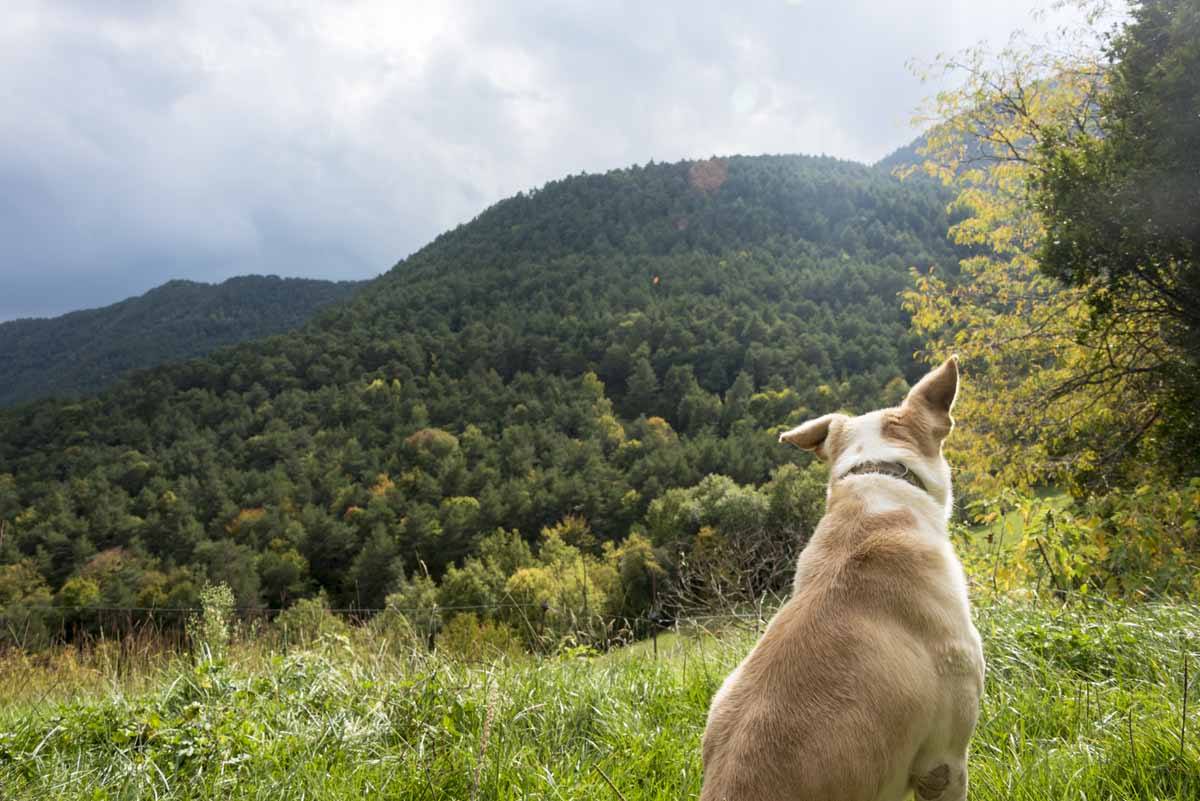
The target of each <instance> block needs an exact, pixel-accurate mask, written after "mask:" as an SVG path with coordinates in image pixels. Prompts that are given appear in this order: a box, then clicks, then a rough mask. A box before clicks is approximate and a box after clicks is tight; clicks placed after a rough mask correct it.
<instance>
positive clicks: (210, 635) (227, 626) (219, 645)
mask: <svg viewBox="0 0 1200 801" xmlns="http://www.w3.org/2000/svg"><path fill="white" fill-rule="evenodd" d="M200 610H201V611H200V613H199V614H197V615H193V616H192V617H191V618H189V619H188V636H189V637H190V638H191V640H192V644H193V646H194V647H195V648H196V649H197V650H199V651H200V653H201V655H202V656H203V658H204V659H205V660H206V661H209V662H220V661H222V660H223V659H224V658H225V651H226V649H227V648H228V646H229V637H230V634H231V628H232V626H233V621H234V618H233V610H234V598H233V591H232V590H230V589H229V586H228V585H226V584H215V585H214V584H210V585H208V586H206V587H205V588H204V589H203V590H201V591H200Z"/></svg>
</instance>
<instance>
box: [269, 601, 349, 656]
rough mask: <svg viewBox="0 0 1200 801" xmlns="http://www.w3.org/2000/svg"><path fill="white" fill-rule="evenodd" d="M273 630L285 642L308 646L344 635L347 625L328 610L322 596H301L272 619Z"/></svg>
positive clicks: (327, 605)
mask: <svg viewBox="0 0 1200 801" xmlns="http://www.w3.org/2000/svg"><path fill="white" fill-rule="evenodd" d="M274 626H275V630H276V631H277V632H278V633H279V636H280V637H282V638H283V641H284V642H286V643H296V644H298V645H300V646H301V647H308V646H311V645H314V644H316V643H318V642H320V641H321V640H323V639H334V638H337V637H339V636H345V635H346V633H347V631H348V627H347V625H346V623H345V622H344V621H343V620H342V619H341V618H339V617H338V616H337V615H335V614H333V613H332V612H331V611H329V604H328V603H326V601H325V599H324V598H302V599H300V600H299V601H296V603H294V604H292V605H291V606H289V607H288V608H287V609H284V610H283V611H282V612H280V613H279V616H278V617H276V618H275V620H274Z"/></svg>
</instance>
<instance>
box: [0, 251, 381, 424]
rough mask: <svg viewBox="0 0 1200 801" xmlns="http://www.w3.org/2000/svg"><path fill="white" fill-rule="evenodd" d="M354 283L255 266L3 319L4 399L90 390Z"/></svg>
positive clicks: (242, 335)
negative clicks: (103, 302)
mask: <svg viewBox="0 0 1200 801" xmlns="http://www.w3.org/2000/svg"><path fill="white" fill-rule="evenodd" d="M358 286H359V284H358V283H357V282H352V281H343V282H333V281H313V280H307V279H300V278H287V279H281V278H278V277H276V276H258V275H248V276H242V277H238V278H231V279H229V280H227V281H225V282H224V283H221V284H203V283H197V282H194V281H170V282H168V283H166V284H163V285H162V286H159V287H156V288H154V289H152V290H150V291H149V292H147V293H145V294H144V295H141V296H139V297H135V298H128V299H126V300H123V301H121V302H120V303H114V304H113V305H111V306H105V307H103V308H99V309H87V310H84V311H77V312H72V313H70V314H65V315H62V316H61V317H54V318H51V319H26V320H13V321H10V322H6V323H0V406H3V405H10V404H14V403H20V402H27V401H31V400H36V399H38V398H44V397H50V396H53V395H61V396H74V395H84V394H89V393H92V392H96V391H98V390H100V389H103V388H104V387H106V386H108V385H109V384H111V383H112V382H113V381H115V380H116V379H117V378H118V377H120V375H121V374H123V373H125V372H127V371H129V370H132V369H136V368H146V367H154V366H156V365H159V364H164V363H166V362H171V361H180V360H182V359H187V358H191V357H194V356H202V355H204V354H206V353H209V352H211V351H213V350H216V349H217V348H219V347H222V346H225V345H232V344H235V343H237V342H244V341H246V340H249V339H257V338H260V337H264V336H267V335H270V334H278V333H282V332H284V331H288V330H290V329H292V328H296V327H297V326H299V325H301V324H303V323H304V322H305V321H307V320H308V319H309V318H310V317H311V316H312V315H313V313H314V312H315V311H316V310H317V309H320V308H321V307H323V306H326V305H328V304H330V303H333V302H334V301H339V300H344V299H346V298H348V297H349V296H350V294H351V293H353V292H354V290H355V289H356V288H357V287H358Z"/></svg>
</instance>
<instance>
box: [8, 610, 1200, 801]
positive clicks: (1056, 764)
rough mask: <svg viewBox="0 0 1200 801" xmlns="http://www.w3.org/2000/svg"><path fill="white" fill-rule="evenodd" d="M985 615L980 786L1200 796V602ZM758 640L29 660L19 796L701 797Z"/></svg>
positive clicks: (730, 631)
mask: <svg viewBox="0 0 1200 801" xmlns="http://www.w3.org/2000/svg"><path fill="white" fill-rule="evenodd" d="M977 616H978V624H979V627H980V630H981V632H982V634H983V637H984V641H985V647H986V652H987V657H988V678H987V690H986V692H987V694H986V698H985V701H984V708H983V713H982V717H981V721H980V725H979V729H978V731H977V733H976V737H975V740H974V745H973V753H972V758H971V781H972V790H971V795H970V797H971V798H973V799H1030V800H1032V799H1038V801H1043V800H1044V801H1051V799H1053V801H1061V800H1062V799H1178V800H1179V801H1183V799H1187V800H1188V801H1194V799H1196V798H1200V714H1198V712H1197V705H1198V703H1200V697H1198V695H1200V694H1197V693H1196V692H1195V690H1194V685H1195V683H1196V682H1195V680H1194V679H1193V677H1194V676H1195V674H1196V673H1197V672H1200V664H1198V660H1197V654H1196V653H1195V651H1196V645H1197V634H1198V633H1200V611H1198V610H1197V609H1196V608H1195V607H1193V606H1188V605H1182V604H1176V605H1142V606H1131V607H1107V606H1106V607H1101V608H1093V609H1086V608H1083V607H1072V608H1069V609H1063V608H1059V607H1056V606H1047V605H1034V604H1023V603H1019V602H1014V601H997V602H987V603H983V604H979V605H977ZM753 639H754V632H753V631H752V630H751V631H747V630H741V629H735V628H726V629H724V630H722V631H717V632H710V633H703V632H684V633H681V634H680V635H678V636H669V637H662V638H660V642H659V649H658V656H657V657H655V655H654V652H653V649H652V648H651V647H649V646H648V645H644V644H639V646H637V647H635V648H630V649H626V650H625V651H618V652H613V653H610V654H605V655H590V654H580V653H578V652H570V651H568V652H566V653H564V654H562V655H560V656H557V657H538V658H534V657H529V658H516V659H511V658H510V659H505V660H501V661H498V662H495V663H485V662H475V663H467V662H463V661H460V660H456V659H454V658H452V657H449V656H446V655H443V654H429V653H423V652H420V651H414V650H411V649H408V650H401V649H396V648H393V647H391V646H390V644H389V643H387V642H385V641H383V640H379V639H376V640H372V639H369V638H368V637H367V636H366V635H365V632H358V633H355V634H352V635H351V636H349V637H347V636H341V635H337V636H328V637H325V638H324V639H323V640H322V641H321V642H320V643H318V644H317V645H315V646H313V647H309V648H307V649H303V650H291V651H288V652H283V653H268V652H266V651H265V650H264V649H262V648H256V647H254V646H253V645H252V644H251V645H241V646H235V647H233V648H231V650H230V652H229V656H228V661H226V662H201V663H200V664H199V665H192V664H189V663H188V662H187V661H186V660H184V659H182V658H180V659H175V660H171V661H166V662H159V663H154V664H147V666H146V669H145V670H143V671H140V672H138V671H132V672H128V671H127V674H126V675H123V676H117V675H113V676H107V677H105V676H101V677H99V679H97V677H96V676H94V675H92V674H89V673H88V672H87V671H83V670H80V669H78V668H73V669H71V670H65V671H64V672H62V673H61V675H59V676H58V680H57V681H56V680H55V679H54V672H55V671H59V670H64V669H63V668H62V666H61V665H60V664H58V663H55V662H49V663H46V664H43V665H38V664H33V663H27V664H26V668H27V670H28V671H32V673H33V674H36V673H37V672H38V671H43V672H45V673H46V674H47V675H46V676H43V677H42V678H40V679H37V680H30V681H29V682H27V683H25V684H22V685H19V684H18V683H17V682H15V681H11V680H10V681H8V682H5V681H4V679H3V676H4V672H3V671H2V670H0V688H3V692H4V693H5V694H4V696H2V697H0V798H3V799H5V801H10V800H11V801H18V800H19V799H30V800H31V801H32V800H33V799H37V801H48V800H49V799H72V801H74V800H75V799H168V798H169V799H226V798H246V799H264V800H265V799H272V801H275V800H276V799H351V798H353V799H393V798H394V799H523V798H528V799H556V798H561V799H605V801H611V800H612V799H620V798H624V799H626V800H627V801H633V799H679V798H687V797H693V796H695V794H696V793H697V792H698V790H699V787H700V758H699V745H700V735H701V733H702V731H703V726H704V718H705V712H706V709H707V706H708V702H709V699H710V697H711V696H712V693H713V692H714V691H715V690H716V688H717V687H718V686H719V684H720V682H721V680H722V679H723V678H724V676H725V675H726V673H727V672H728V671H729V670H730V669H731V668H732V667H733V666H734V665H735V664H736V663H737V661H738V660H739V659H740V658H741V657H742V655H743V654H744V653H745V652H746V651H747V649H748V648H749V647H750V646H751V644H752V643H753ZM11 658H16V657H11ZM1185 661H1186V662H1187V664H1188V684H1189V693H1188V694H1187V696H1185V693H1184V664H1185ZM21 687H26V688H29V689H28V690H22V689H20V688H21ZM1185 699H1186V700H1185ZM1185 705H1186V710H1187V711H1186V717H1185V712H1184V710H1185ZM831 801H833V800H831Z"/></svg>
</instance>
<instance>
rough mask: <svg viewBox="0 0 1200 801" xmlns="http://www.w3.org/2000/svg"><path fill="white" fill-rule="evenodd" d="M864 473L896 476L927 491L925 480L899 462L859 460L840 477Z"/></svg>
mask: <svg viewBox="0 0 1200 801" xmlns="http://www.w3.org/2000/svg"><path fill="white" fill-rule="evenodd" d="M866 473H878V474H880V475H884V476H891V477H892V478H898V479H900V480H901V481H907V482H908V483H909V484H912V485H913V486H914V487H916V488H917V489H919V490H921V491H922V492H925V493H928V492H929V488H928V487H926V486H925V482H924V481H922V480H921V477H920V476H918V475H917V474H916V473H914V472H913V471H911V470H909V469H908V466H907V465H904V464H901V463H900V462H859V463H858V464H856V465H854V467H851V468H850V469H849V470H847V471H846V472H845V473H842V478H845V477H846V476H856V475H863V474H866Z"/></svg>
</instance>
